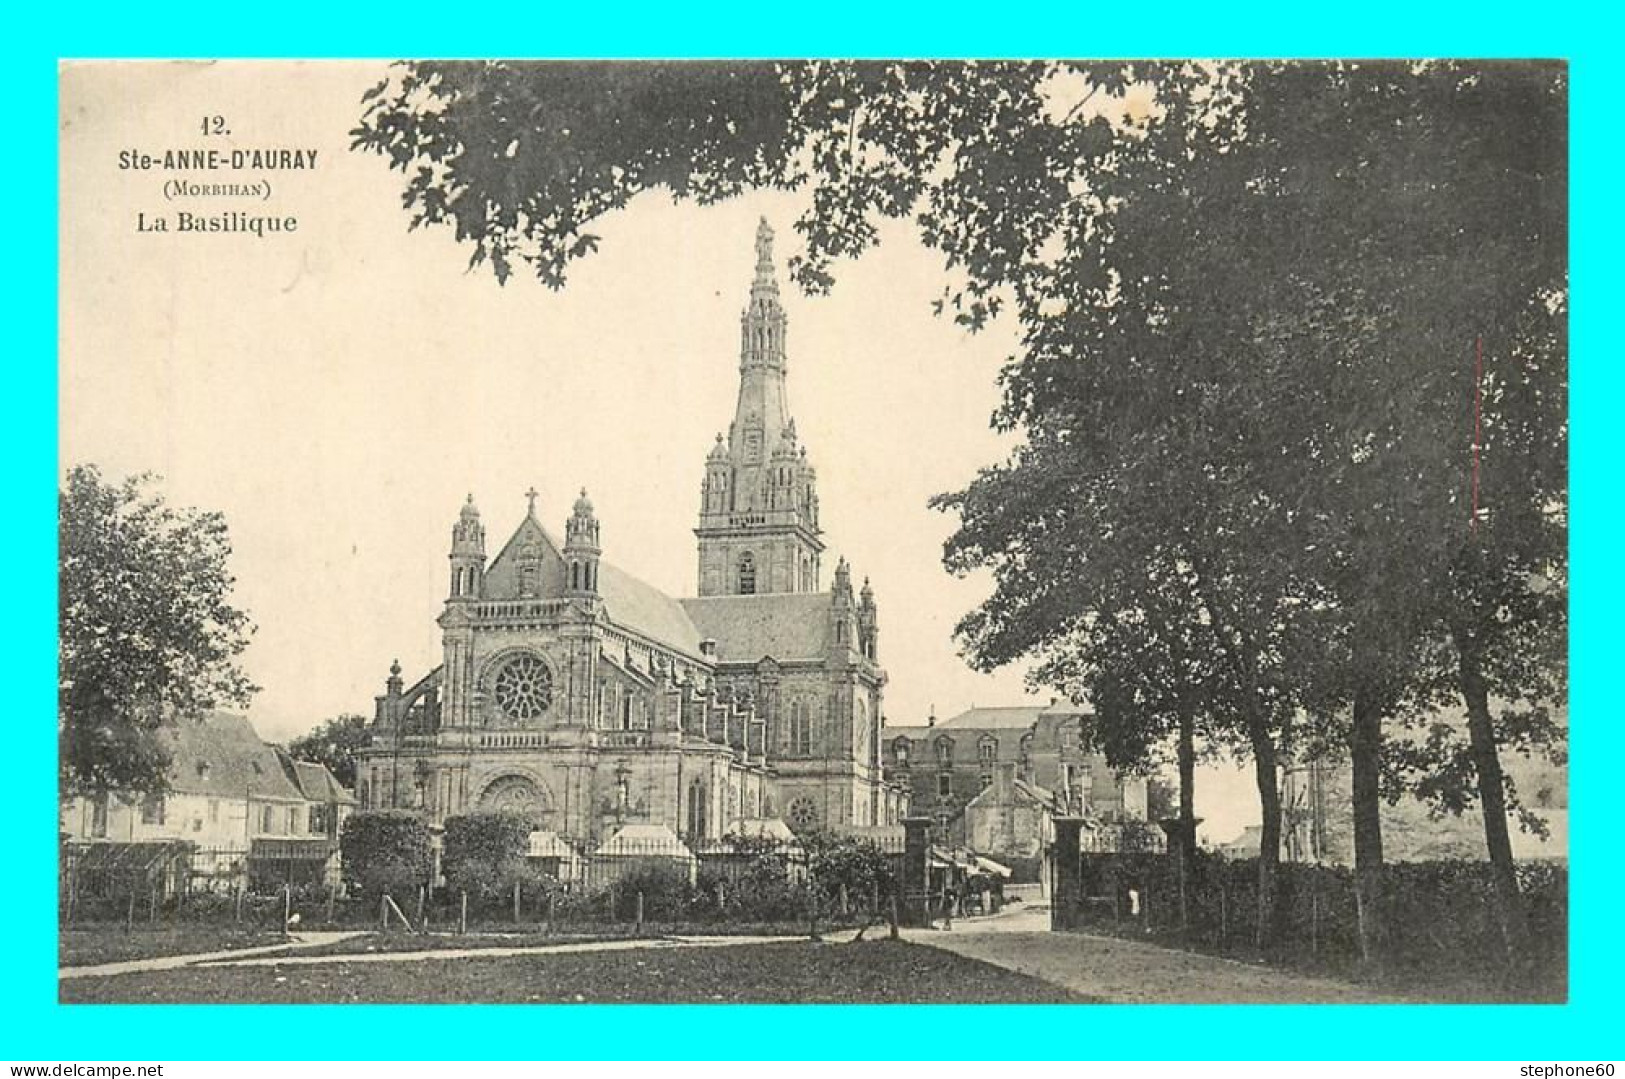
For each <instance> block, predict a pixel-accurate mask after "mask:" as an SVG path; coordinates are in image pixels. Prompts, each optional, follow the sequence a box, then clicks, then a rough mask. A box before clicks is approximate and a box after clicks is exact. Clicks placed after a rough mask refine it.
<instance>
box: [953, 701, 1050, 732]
mask: <svg viewBox="0 0 1625 1079" xmlns="http://www.w3.org/2000/svg"><path fill="white" fill-rule="evenodd" d="M1047 711H1049V709H1047V708H1031V707H1027V706H1020V707H1016V708H967V709H966V710H965V711H963V712H961V713H959V714H958V715H957V716H954V717H953V718H952V719H944V720H941V721H940V722H938V723H937V726H938V727H945V728H947V729H949V730H964V729H970V730H978V731H984V730H985V731H995V730H1013V729H1016V728H1020V729H1023V730H1025V729H1026V728H1028V727H1031V726H1032V725H1033V724H1034V723H1037V722H1038V717H1039V714H1040V713H1043V712H1047Z"/></svg>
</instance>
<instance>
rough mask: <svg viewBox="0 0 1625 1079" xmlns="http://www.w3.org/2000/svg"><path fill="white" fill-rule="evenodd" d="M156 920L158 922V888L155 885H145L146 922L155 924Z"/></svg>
mask: <svg viewBox="0 0 1625 1079" xmlns="http://www.w3.org/2000/svg"><path fill="white" fill-rule="evenodd" d="M157 920H158V886H157V885H156V884H148V885H147V921H148V922H156V921H157Z"/></svg>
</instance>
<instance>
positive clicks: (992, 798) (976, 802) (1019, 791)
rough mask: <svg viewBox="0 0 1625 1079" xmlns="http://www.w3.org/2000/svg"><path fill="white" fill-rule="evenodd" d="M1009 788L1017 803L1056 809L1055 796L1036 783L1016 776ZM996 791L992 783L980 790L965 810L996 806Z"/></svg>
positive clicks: (995, 786) (996, 788) (996, 786)
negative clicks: (1023, 802) (975, 807)
mask: <svg viewBox="0 0 1625 1079" xmlns="http://www.w3.org/2000/svg"><path fill="white" fill-rule="evenodd" d="M1011 786H1012V787H1013V788H1014V794H1015V797H1016V801H1017V802H1021V801H1025V802H1028V803H1030V804H1035V805H1041V806H1043V807H1044V808H1046V809H1055V808H1056V805H1057V803H1056V799H1055V795H1054V794H1052V793H1050V792H1049V791H1047V790H1045V789H1044V788H1043V787H1040V786H1039V785H1038V784H1036V783H1029V782H1027V781H1026V780H1025V779H1022V778H1021V777H1020V776H1017V777H1015V781H1014V782H1013V783H1012V784H1011ZM998 790H999V785H998V784H997V783H993V784H990V785H989V786H986V787H984V788H982V790H981V791H980V792H979V793H978V794H977V795H976V797H974V798H972V799H971V800H970V801H969V802H967V803H966V806H967V808H968V807H969V806H995V805H998V804H999V803H998V801H997V799H998V797H999V795H998Z"/></svg>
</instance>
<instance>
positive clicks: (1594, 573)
mask: <svg viewBox="0 0 1625 1079" xmlns="http://www.w3.org/2000/svg"><path fill="white" fill-rule="evenodd" d="M512 7H513V8H514V9H515V13H509V14H507V15H506V16H504V13H503V12H502V10H501V5H497V4H489V5H478V8H479V10H480V13H481V17H480V18H478V19H475V18H468V17H466V16H465V14H464V13H465V12H466V11H467V10H468V9H466V8H464V9H459V8H458V7H456V6H452V7H450V8H448V7H446V6H445V5H435V6H434V7H429V6H428V5H424V8H425V9H426V10H424V11H421V12H420V11H418V10H416V8H417V5H409V4H405V3H398V4H394V5H390V6H389V7H388V8H387V9H386V10H385V11H382V12H374V11H350V10H347V9H344V8H341V7H340V6H339V5H335V4H323V5H316V4H308V3H291V4H287V3H285V4H278V5H249V6H243V5H192V6H188V5H182V4H153V5H139V6H138V5H127V4H126V5H117V6H114V5H99V4H85V3H81V4H75V5H73V6H72V7H71V8H69V9H66V10H65V11H64V12H63V13H62V14H59V15H47V14H33V15H25V14H22V13H21V12H15V13H12V14H11V15H10V16H9V17H8V20H7V24H8V31H9V43H8V44H6V45H4V46H0V48H3V50H4V53H5V60H6V61H7V63H6V67H5V70H6V71H7V72H8V73H9V74H10V75H11V76H12V77H13V79H14V80H15V82H16V83H20V84H21V90H22V94H21V106H22V107H21V108H16V109H13V110H11V112H10V116H11V120H10V123H9V124H8V125H7V127H6V136H7V137H6V138H5V140H4V141H3V142H0V153H3V154H4V155H5V157H6V159H7V161H6V163H7V164H8V165H9V166H10V167H9V169H8V170H7V174H8V176H9V179H10V181H11V182H10V184H9V185H7V186H8V187H9V189H10V190H11V191H12V192H13V195H14V197H13V198H12V199H11V202H10V205H11V207H12V209H11V210H10V211H9V215H8V220H7V222H6V226H7V227H6V228H5V233H4V235H5V238H6V241H7V242H6V245H5V252H6V254H7V255H8V256H9V257H7V258H6V259H5V262H6V264H7V278H8V282H7V285H8V287H7V290H6V295H7V308H8V310H9V311H10V312H11V313H12V319H11V320H10V321H11V324H12V325H13V327H14V329H13V332H14V333H15V335H16V343H15V347H14V348H13V349H11V350H8V351H10V359H11V362H10V363H9V364H8V368H9V370H8V371H7V389H8V393H7V396H8V399H9V407H8V408H7V410H6V413H7V422H6V423H5V424H4V425H3V430H0V444H3V445H4V447H5V450H6V453H5V458H4V459H5V461H6V462H7V463H8V465H9V469H10V494H11V498H10V506H11V508H12V509H13V511H14V514H15V516H14V518H13V524H12V525H11V527H9V528H8V529H6V531H5V533H4V534H5V537H6V540H5V542H6V547H7V549H8V551H9V552H10V554H11V555H12V558H11V559H10V561H11V563H12V564H13V565H14V566H16V567H18V568H17V570H15V571H14V572H13V573H12V574H11V579H10V582H9V583H10V588H9V594H10V595H11V597H12V599H11V603H10V605H9V606H10V610H9V615H10V617H9V618H8V619H7V620H6V622H5V624H4V630H3V632H4V634H5V637H6V643H7V649H6V652H5V654H6V655H8V656H9V657H10V658H11V661H12V662H11V664H10V668H11V671H12V672H13V679H12V683H11V684H12V692H13V698H12V700H13V714H14V715H15V716H16V717H17V718H16V721H15V724H14V729H13V732H12V737H11V739H10V745H11V747H12V748H13V763H12V767H10V768H9V769H8V773H9V777H10V779H11V782H12V784H13V789H12V790H11V792H10V796H9V797H8V799H7V805H8V807H9V808H10V810H11V812H10V814H9V823H10V824H11V827H10V829H9V830H8V836H7V838H8V839H9V841H10V842H9V853H10V854H11V855H12V858H11V859H10V866H11V869H12V872H13V874H14V875H13V878H12V880H11V881H10V882H9V885H8V886H7V887H5V888H4V889H3V892H0V894H3V898H0V934H3V939H4V940H5V941H7V942H8V944H7V948H8V952H9V954H8V956H7V959H8V960H9V961H8V962H6V964H5V966H6V974H7V975H8V977H6V978H5V982H4V989H3V990H0V992H3V993H4V999H5V1008H4V1010H3V1011H0V1016H3V1017H4V1018H3V1021H0V1029H3V1030H4V1033H3V1034H0V1055H4V1056H6V1057H8V1058H10V1059H14V1060H15V1059H19V1058H33V1059H56V1060H90V1059H104V1060H105V1059H125V1060H138V1059H143V1058H145V1059H155V1060H158V1059H261V1058H263V1057H265V1056H266V1055H268V1054H279V1055H284V1056H286V1057H290V1058H306V1059H312V1058H317V1059H373V1058H397V1059H419V1058H435V1057H441V1058H464V1059H466V1058H487V1059H504V1058H520V1059H523V1058H529V1057H541V1056H578V1057H587V1058H591V1057H608V1056H615V1057H627V1058H656V1057H688V1058H703V1057H727V1058H755V1057H765V1058H775V1057H777V1058H792V1059H794V1058H839V1057H877V1058H922V1057H923V1058H941V1059H957V1058H962V1057H974V1056H985V1057H996V1058H1003V1057H1022V1058H1075V1057H1094V1058H1113V1057H1116V1058H1134V1057H1141V1056H1152V1057H1159V1058H1179V1057H1184V1058H1190V1059H1223V1058H1239V1059H1261V1058H1287V1059H1291V1058H1299V1059H1314V1058H1358V1057H1375V1058H1389V1059H1394V1058H1415V1059H1430V1058H1440V1059H1463V1058H1474V1059H1522V1060H1534V1059H1542V1058H1545V1059H1560V1060H1569V1059H1583V1058H1586V1057H1588V1056H1596V1057H1602V1058H1606V1057H1607V1056H1609V1055H1614V1056H1617V1055H1618V1045H1619V1042H1618V1037H1617V1029H1618V1023H1617V1018H1616V1009H1617V1005H1615V1004H1614V1000H1613V998H1614V997H1615V993H1616V988H1615V987H1616V984H1617V978H1618V976H1619V971H1620V969H1621V959H1622V955H1621V949H1620V944H1619V934H1618V933H1617V931H1616V927H1615V926H1614V925H1613V924H1611V922H1610V915H1611V914H1612V912H1611V910H1610V907H1611V906H1612V904H1611V903H1610V900H1611V899H1612V898H1613V897H1614V896H1615V895H1616V894H1617V892H1618V887H1619V884H1620V874H1619V870H1618V868H1617V866H1618V858H1617V857H1615V856H1614V852H1613V851H1612V850H1611V849H1610V847H1611V845H1612V840H1613V829H1614V821H1613V820H1612V814H1611V813H1609V812H1608V809H1607V806H1606V804H1605V792H1607V791H1608V790H1609V788H1610V786H1611V785H1614V784H1611V780H1612V779H1613V776H1612V774H1611V773H1612V771H1613V769H1614V768H1615V766H1616V762H1618V761H1619V760H1620V759H1621V752H1620V751H1621V748H1622V747H1621V740H1620V736H1619V727H1618V725H1617V724H1616V723H1614V722H1613V718H1614V717H1613V716H1612V715H1611V714H1610V710H1609V707H1608V704H1607V702H1606V700H1605V698H1604V694H1605V693H1606V692H1607V691H1608V688H1609V687H1608V686H1607V685H1606V684H1605V682H1604V681H1603V679H1602V678H1601V676H1600V675H1601V672H1602V670H1603V669H1604V665H1605V664H1606V663H1607V662H1608V660H1609V658H1610V657H1609V656H1608V654H1607V647H1608V646H1607V631H1606V628H1605V626H1606V622H1605V620H1606V618H1607V617H1608V612H1609V611H1613V610H1617V607H1618V598H1619V596H1618V589H1617V585H1616V581H1615V578H1614V575H1613V574H1612V573H1611V572H1610V570H1611V568H1612V567H1611V566H1610V565H1609V561H1608V560H1609V556H1610V553H1611V546H1612V543H1613V542H1614V541H1615V540H1614V536H1613V535H1612V527H1614V526H1617V525H1618V524H1619V522H1620V513H1619V511H1618V510H1617V509H1616V508H1615V507H1614V506H1613V505H1612V504H1610V502H1609V500H1608V499H1607V498H1606V492H1607V491H1608V490H1609V489H1610V487H1611V484H1610V482H1609V475H1610V473H1609V469H1610V467H1611V466H1610V465H1609V463H1608V458H1607V457H1606V454H1607V453H1608V450H1607V446H1606V442H1605V439H1606V438H1607V437H1609V436H1608V432H1609V430H1610V428H1611V426H1612V423H1613V422H1618V421H1617V419H1615V418H1611V412H1612V409H1613V408H1614V405H1615V403H1616V402H1617V401H1618V400H1619V396H1618V391H1619V390H1620V379H1619V376H1618V369H1617V366H1616V363H1614V362H1612V361H1609V360H1606V359H1604V358H1603V357H1604V356H1605V355H1606V353H1605V352H1604V351H1603V343H1604V335H1605V334H1606V333H1607V332H1608V331H1609V329H1610V327H1608V326H1607V325H1606V321H1605V318H1606V316H1605V314H1604V312H1605V310H1606V306H1605V305H1606V304H1607V299H1606V297H1607V296H1608V295H1610V294H1611V293H1613V291H1614V290H1613V289H1612V288H1611V287H1610V286H1612V285H1615V284H1616V279H1615V275H1614V274H1613V272H1612V271H1613V267H1614V264H1615V261H1616V258H1617V254H1616V253H1617V252H1618V251H1619V247H1618V241H1619V225H1618V223H1617V221H1618V213H1617V207H1615V206H1612V205H1610V203H1611V202H1613V201H1614V198H1615V197H1616V196H1615V193H1614V191H1613V190H1612V186H1613V185H1612V184H1611V183H1610V180H1611V179H1612V178H1613V177H1614V176H1615V175H1617V172H1616V171H1615V170H1616V167H1617V164H1618V158H1619V152H1618V149H1617V144H1616V142H1615V140H1614V139H1613V138H1611V137H1610V135H1611V133H1612V132H1615V131H1617V125H1615V124H1610V123H1609V117H1610V116H1615V117H1617V115H1618V111H1619V106H1618V99H1617V95H1618V83H1617V77H1610V76H1611V74H1612V73H1614V72H1616V71H1617V68H1615V67H1614V66H1613V65H1612V64H1611V61H1612V60H1613V49H1614V46H1615V33H1616V24H1615V22H1614V21H1613V20H1612V19H1610V18H1609V17H1608V16H1597V17H1588V16H1587V13H1586V12H1585V9H1584V7H1583V6H1581V5H1562V4H1544V5H1541V4H1528V3H1520V4H1516V5H1513V4H1497V3H1476V4H1466V3H1454V4H1448V5H1444V4H1440V5H1423V4H1418V3H1415V2H1411V3H1404V4H1400V3H1381V4H1371V3H1366V4H1343V5H1337V6H1327V7H1322V8H1319V9H1311V8H1310V7H1309V6H1308V5H1302V4H1287V3H1268V4H1254V5H1246V6H1243V5H1236V6H1233V7H1223V8H1221V7H1220V6H1219V5H1214V4H1195V3H1188V2H1178V3H1161V4H1156V3H1151V4H1144V5H1125V6H1124V8H1123V14H1122V16H1121V17H1119V19H1118V20H1117V21H1111V16H1110V15H1108V14H1106V13H1105V12H1104V9H1103V7H1102V6H1098V5H1084V4H1081V3H1076V4H1053V5H1050V6H1029V5H1008V4H1006V5H991V4H986V5H982V6H979V7H971V6H968V5H967V6H955V5H948V4H940V3H939V4H917V5H914V10H911V11H897V12H893V11H889V10H887V9H885V8H884V7H883V6H882V5H876V4H868V5H861V6H860V5H858V4H850V3H838V4H837V3H824V4H819V5H795V6H794V7H792V6H790V5H787V4H778V5H775V4H771V3H754V4H748V5H745V4H708V5H703V6H701V7H697V8H686V9H675V10H674V9H673V8H670V7H665V6H660V7H652V8H650V9H648V10H641V11H640V10H636V9H635V6H629V5H616V6H615V9H614V11H613V13H609V12H607V11H606V10H605V9H599V10H598V11H595V10H592V9H590V8H589V6H588V5H585V4H580V5H577V6H575V7H573V8H571V9H570V10H568V11H562V10H551V11H549V10H546V9H544V8H543V7H542V6H541V5H539V4H530V5H517V4H516V5H512ZM34 10H35V11H38V10H39V9H34ZM600 11H605V13H603V14H600V13H599V12H600ZM490 54H496V55H537V56H547V55H552V56H592V55H609V56H638V55H657V56H658V55H691V56H692V55H707V56H771V55H784V54H796V55H869V56H877V55H899V54H906V55H983V56H1000V55H1003V56H1033V55H1093V56H1135V55H1164V56H1167V55H1173V56H1178V55H1203V56H1210V55H1249V56H1326V55H1342V56H1385V55H1386V56H1391V55H1453V56H1486V57H1490V56H1506V57H1514V56H1545V57H1550V56H1558V57H1567V58H1568V59H1569V60H1570V61H1571V64H1572V69H1571V75H1572V84H1571V93H1572V97H1571V102H1572V122H1573V140H1572V142H1573V147H1574V150H1573V164H1574V170H1573V223H1574V224H1573V229H1572V235H1573V280H1574V304H1573V310H1574V322H1573V330H1574V360H1573V390H1572V409H1573V443H1572V446H1573V479H1572V483H1573V488H1574V497H1573V499H1572V502H1573V541H1574V543H1573V546H1574V551H1573V583H1574V595H1575V597H1576V599H1575V602H1574V609H1573V657H1574V662H1573V682H1572V716H1573V724H1574V731H1573V734H1574V762H1575V763H1574V767H1573V771H1572V775H1573V790H1572V795H1571V797H1572V799H1573V803H1574V805H1573V809H1574V813H1573V826H1572V830H1571V839H1572V843H1573V852H1574V853H1573V859H1572V861H1573V874H1574V875H1573V879H1574V882H1575V893H1574V897H1573V930H1572V932H1573V937H1574V941H1575V942H1576V943H1575V947H1574V949H1573V975H1572V997H1571V1000H1572V1003H1570V1004H1568V1005H1567V1006H1562V1007H1558V1006H1550V1007H1528V1006H1511V1007H1497V1008H1479V1007H1460V1006H1433V1007H1380V1008H1359V1009H1352V1008H1349V1007H1345V1006H1291V1007H1286V1006H1271V1007H1194V1006H1192V1007H1131V1008H1123V1007H1104V1008H1088V1007H1079V1008H1056V1007H998V1008H991V1007H981V1008H973V1007H936V1008H928V1007H918V1006H891V1007H841V1008H837V1007H805V1006H803V1007H794V1008H789V1007H784V1008H775V1007H757V1006H750V1007H742V1006H735V1007H728V1008H721V1007H712V1008H707V1007H671V1008H658V1007H641V1006H619V1007H613V1008H611V1007H574V1008H568V1009H561V1008H539V1007H530V1008H518V1007H507V1006H503V1007H495V1006H486V1007H477V1008H462V1007H431V1006H400V1007H391V1006H376V1005H374V1006H354V1007H343V1006H322V1007H302V1008H287V1007H277V1008H266V1007H254V1008H248V1007H241V1006H231V1007H207V1006H186V1007H181V1006H123V1007H96V1008H91V1007H76V1008H63V1007H60V1006H58V1005H56V1004H55V996H56V985H55V977H54V969H55V961H54V960H55V956H54V943H55V941H54V934H53V929H52V926H53V922H54V910H53V905H52V894H51V891H50V889H49V888H46V887H41V886H39V883H38V882H40V881H43V880H48V879H49V877H50V874H51V872H52V868H51V867H52V865H53V864H54V858H55V847H54V835H55V828H56V822H55V820H54V810H53V809H52V806H53V804H54V800H55V799H54V795H55V789H54V788H55V780H54V777H53V776H52V774H51V772H50V770H49V762H50V761H51V760H52V759H53V754H54V745H53V740H52V736H51V733H50V731H49V728H48V727H46V725H45V719H44V717H45V716H47V715H49V714H51V713H52V711H53V707H54V702H53V688H52V682H51V674H52V672H53V670H54V666H55V655H54V652H53V648H52V640H53V638H54V631H53V628H52V626H53V606H54V602H53V601H54V591H53V581H54V570H53V566H54V545H53V538H52V537H53V532H52V529H53V521H54V508H55V507H54V497H55V494H54V492H55V484H56V465H55V458H56V451H55V446H56V425H55V416H56V401H55V395H56V394H55V390H56V380H55V367H54V360H53V358H54V356H55V343H56V331H57V327H56V319H55V292H56V273H55V267H56V256H55V252H56V242H55V221H54V215H53V214H51V213H50V212H49V209H50V208H52V207H54V206H55V202H56V109H55V102H56V68H55V65H56V60H57V58H59V57H80V56H196V57H208V56H266V57H270V56H369V57H393V56H403V55H404V56H411V55H436V56H446V55H490Z"/></svg>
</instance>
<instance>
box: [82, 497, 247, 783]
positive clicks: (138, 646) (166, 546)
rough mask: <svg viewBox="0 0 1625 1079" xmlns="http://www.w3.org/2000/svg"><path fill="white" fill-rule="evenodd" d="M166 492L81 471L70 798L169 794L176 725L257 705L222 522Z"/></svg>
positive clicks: (244, 625)
mask: <svg viewBox="0 0 1625 1079" xmlns="http://www.w3.org/2000/svg"><path fill="white" fill-rule="evenodd" d="M153 482H154V478H153V477H151V476H148V475H141V476H133V477H130V478H128V479H125V480H123V481H121V482H117V483H113V482H108V481H105V480H103V478H102V475H101V473H100V471H98V470H97V469H96V468H95V466H93V465H78V466H75V467H74V468H72V469H70V470H69V471H68V474H67V478H66V481H65V483H64V486H63V487H62V489H61V491H60V497H59V500H58V510H57V528H58V544H59V550H58V558H59V570H58V572H59V577H58V580H59V596H58V601H57V614H58V620H59V630H58V634H59V635H58V643H57V656H58V675H57V677H58V703H57V737H58V742H59V745H60V755H59V764H58V781H59V786H60V791H61V794H62V796H63V797H70V796H74V795H78V794H83V793H105V792H108V791H127V792H137V793H154V794H155V793H160V792H162V791H164V790H166V789H167V788H168V784H169V766H170V759H171V758H170V750H169V748H168V746H167V744H166V741H165V739H164V738H163V737H162V728H163V727H164V726H165V725H166V724H169V723H175V722H181V721H185V720H188V719H194V718H197V717H199V716H201V715H202V714H203V713H204V712H206V711H207V710H209V709H211V708H216V707H220V706H223V705H235V706H244V705H246V704H247V702H248V699H249V697H250V696H251V695H252V694H253V692H254V688H255V687H254V686H253V685H251V684H250V683H249V681H248V678H247V677H246V676H245V675H244V673H243V672H242V670H241V669H240V668H239V667H238V666H237V664H236V662H235V659H236V657H237V656H238V655H239V654H240V653H241V652H242V650H243V649H244V648H245V647H246V646H247V644H248V638H249V635H250V634H251V633H252V626H251V625H250V623H249V619H248V616H247V615H246V614H244V613H243V612H242V611H240V610H238V609H237V608H236V607H233V606H232V605H231V603H230V597H231V589H232V584H233V578H232V576H231V572H230V570H229V568H228V566H227V562H228V560H229V558H230V555H231V542H230V540H229V538H228V536H227V532H226V523H225V520H224V518H222V517H221V516H220V515H219V514H218V513H206V512H201V511H198V510H192V509H174V508H171V507H169V506H167V505H166V504H165V503H164V500H163V499H162V497H160V496H159V495H157V494H154V493H153V492H152V491H151V485H152V483H153Z"/></svg>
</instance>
